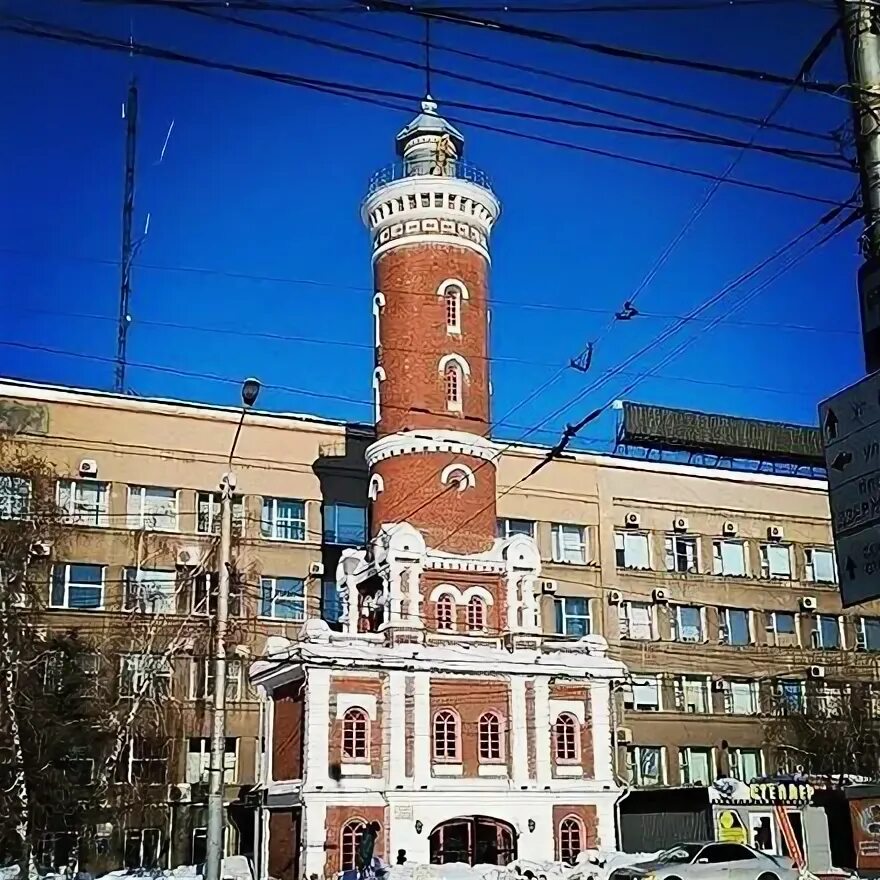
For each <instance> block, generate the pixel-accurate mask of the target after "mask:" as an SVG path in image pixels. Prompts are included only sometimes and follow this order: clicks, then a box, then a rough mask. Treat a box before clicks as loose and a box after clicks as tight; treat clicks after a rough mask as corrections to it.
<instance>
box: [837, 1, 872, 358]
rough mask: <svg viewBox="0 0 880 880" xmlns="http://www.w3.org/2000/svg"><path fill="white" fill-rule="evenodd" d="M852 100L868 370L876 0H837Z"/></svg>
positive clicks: (861, 297)
mask: <svg viewBox="0 0 880 880" xmlns="http://www.w3.org/2000/svg"><path fill="white" fill-rule="evenodd" d="M838 6H839V7H840V12H841V18H842V25H843V39H844V56H845V59H846V67H847V74H848V77H849V82H850V94H851V100H852V103H853V116H854V128H855V137H856V148H857V151H858V159H859V174H860V177H861V189H862V205H863V208H864V212H865V232H864V236H863V238H862V254H863V256H864V258H865V262H864V264H863V265H862V267H861V269H860V270H859V301H860V305H861V316H862V341H863V346H864V352H865V368H866V369H867V371H868V373H874V372H876V371H877V370H880V36H878V33H877V28H878V26H880V16H878V14H877V13H878V8H877V4H876V0H838Z"/></svg>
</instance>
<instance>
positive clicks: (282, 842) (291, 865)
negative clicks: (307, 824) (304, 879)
mask: <svg viewBox="0 0 880 880" xmlns="http://www.w3.org/2000/svg"><path fill="white" fill-rule="evenodd" d="M299 851H300V811H299V810H290V811H281V810H272V811H271V812H270V813H269V876H270V877H275V878H278V880H299Z"/></svg>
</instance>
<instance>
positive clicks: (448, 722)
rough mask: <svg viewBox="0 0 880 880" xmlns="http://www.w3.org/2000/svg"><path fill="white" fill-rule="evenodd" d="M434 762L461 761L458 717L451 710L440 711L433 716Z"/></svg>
mask: <svg viewBox="0 0 880 880" xmlns="http://www.w3.org/2000/svg"><path fill="white" fill-rule="evenodd" d="M434 760H435V761H460V760H461V750H460V731H459V724H458V716H457V715H456V714H455V712H453V711H452V710H451V709H441V710H440V711H439V712H438V713H437V714H436V715H435V716H434Z"/></svg>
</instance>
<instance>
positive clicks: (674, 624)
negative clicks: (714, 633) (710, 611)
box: [669, 604, 707, 645]
mask: <svg viewBox="0 0 880 880" xmlns="http://www.w3.org/2000/svg"><path fill="white" fill-rule="evenodd" d="M684 608H689V609H696V611H697V614H698V615H699V618H700V633H699V637H698V638H696V639H691V638H688V639H685V638H682V623H681V612H682V609H684ZM670 611H671V612H672V613H671V614H670V617H669V625H670V637H671V639H672V641H673V642H681V643H683V644H691V645H699V644H704V643H705V642H706V641H707V638H706V609H705V607H704V606H702V605H685V604H681V605H673V606H671V608H670Z"/></svg>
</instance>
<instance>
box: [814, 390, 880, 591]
mask: <svg viewBox="0 0 880 880" xmlns="http://www.w3.org/2000/svg"><path fill="white" fill-rule="evenodd" d="M819 425H820V427H821V429H822V440H823V444H824V447H825V465H826V470H827V471H828V492H829V496H830V502H831V528H832V531H833V533H834V544H835V548H836V551H837V568H838V571H839V577H840V597H841V601H842V602H843V605H844V607H848V606H850V605H858V604H860V603H862V602H868V601H870V600H872V599H877V598H880V374H874V375H872V376H868V377H867V378H866V379H862V381H861V382H858V383H856V384H855V385H853V386H851V387H850V388H847V389H845V390H844V391H841V392H840V393H839V394H836V395H835V396H834V397H832V398H830V399H829V400H826V401H824V402H823V403H821V404H820V405H819Z"/></svg>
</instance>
